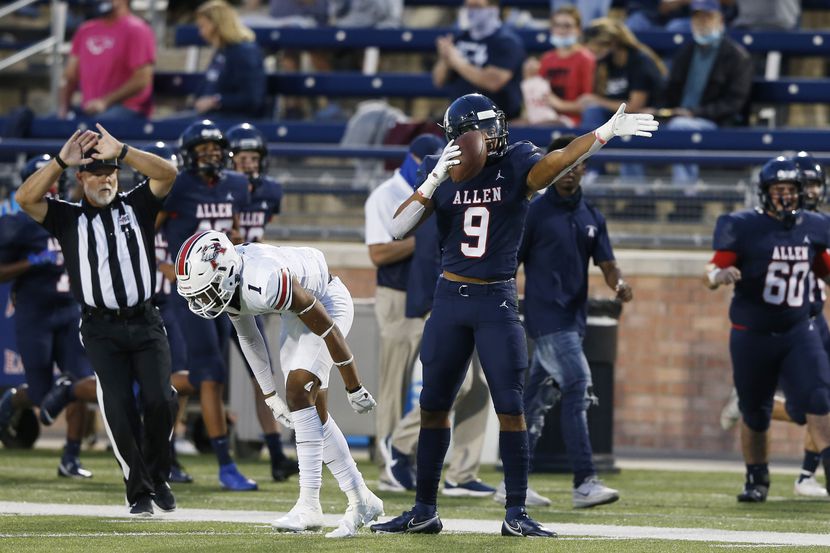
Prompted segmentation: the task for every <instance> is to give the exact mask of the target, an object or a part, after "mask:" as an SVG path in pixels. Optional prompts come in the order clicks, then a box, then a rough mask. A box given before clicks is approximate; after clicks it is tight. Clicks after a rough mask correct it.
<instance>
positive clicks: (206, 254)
mask: <svg viewBox="0 0 830 553" xmlns="http://www.w3.org/2000/svg"><path fill="white" fill-rule="evenodd" d="M226 251H228V249H227V248H224V247H222V245H221V244H219V243H218V242H211V243H209V244H206V245H205V247H204V248H202V261H204V262H205V263H210V266H211V267H212V268H213V269H215V268H216V267H217V266H218V265H219V264H218V263H216V258H217V257H219V254H222V253H225V252H226Z"/></svg>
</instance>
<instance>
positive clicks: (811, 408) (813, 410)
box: [796, 386, 830, 424]
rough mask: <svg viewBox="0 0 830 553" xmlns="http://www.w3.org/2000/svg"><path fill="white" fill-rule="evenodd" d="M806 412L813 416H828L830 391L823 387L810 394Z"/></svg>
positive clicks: (829, 411)
mask: <svg viewBox="0 0 830 553" xmlns="http://www.w3.org/2000/svg"><path fill="white" fill-rule="evenodd" d="M806 411H807V413H809V414H811V415H826V414H827V413H830V389H828V388H826V387H824V386H822V387H821V388H816V389H814V390H813V391H812V392H810V398H809V399H808V400H807V409H806ZM796 422H797V421H796ZM805 422H806V417H805ZM799 424H804V423H799Z"/></svg>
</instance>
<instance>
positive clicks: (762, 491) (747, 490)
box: [738, 483, 769, 503]
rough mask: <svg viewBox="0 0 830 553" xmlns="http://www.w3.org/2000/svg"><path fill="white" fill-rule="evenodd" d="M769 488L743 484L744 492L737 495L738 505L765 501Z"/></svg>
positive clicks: (761, 485) (760, 485)
mask: <svg viewBox="0 0 830 553" xmlns="http://www.w3.org/2000/svg"><path fill="white" fill-rule="evenodd" d="M767 493H769V486H764V485H763V484H750V483H746V484H744V490H743V491H742V492H741V493H739V494H738V502H739V503H763V502H764V501H766V500H767Z"/></svg>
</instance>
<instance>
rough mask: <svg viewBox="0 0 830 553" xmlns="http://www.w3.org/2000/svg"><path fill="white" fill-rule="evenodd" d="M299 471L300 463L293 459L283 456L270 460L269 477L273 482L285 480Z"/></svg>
mask: <svg viewBox="0 0 830 553" xmlns="http://www.w3.org/2000/svg"><path fill="white" fill-rule="evenodd" d="M299 473H300V465H299V463H298V462H297V461H296V460H295V459H289V458H288V457H283V458H282V459H280V460H278V461H271V478H273V479H274V482H285V481H286V480H288V478H289V477H290V476H292V475H294V474H299Z"/></svg>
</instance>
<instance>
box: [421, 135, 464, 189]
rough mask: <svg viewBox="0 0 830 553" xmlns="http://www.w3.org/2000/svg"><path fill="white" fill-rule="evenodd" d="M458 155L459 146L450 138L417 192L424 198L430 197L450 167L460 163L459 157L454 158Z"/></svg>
mask: <svg viewBox="0 0 830 553" xmlns="http://www.w3.org/2000/svg"><path fill="white" fill-rule="evenodd" d="M460 155H461V148H460V147H459V146H456V145H455V140H450V141H449V143H448V144H447V145H446V146H445V147H444V151H443V152H441V157H439V158H438V163H436V164H435V167H433V169H432V171H430V172H429V175H427V178H426V180H425V181H424V183H423V184H422V185H421V186H419V187H418V193H419V194H421V196H423V197H424V198H431V197H432V195H433V194H434V193H435V190H436V189H437V188H438V186H439V185H440V184H441V183H442V182H444V181H445V180H447V177H448V176H449V171H450V167H452V166H454V165H458V164H459V163H461V160H460V159H456V158H457V157H458V156H460Z"/></svg>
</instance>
